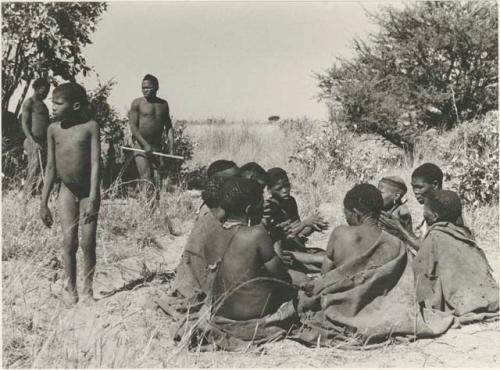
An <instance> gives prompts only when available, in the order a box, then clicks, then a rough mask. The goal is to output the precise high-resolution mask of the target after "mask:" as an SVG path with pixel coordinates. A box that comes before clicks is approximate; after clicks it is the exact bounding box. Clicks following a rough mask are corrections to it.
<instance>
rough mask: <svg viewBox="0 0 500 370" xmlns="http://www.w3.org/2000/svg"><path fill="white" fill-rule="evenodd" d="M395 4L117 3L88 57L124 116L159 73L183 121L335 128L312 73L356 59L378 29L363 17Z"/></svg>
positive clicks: (163, 92)
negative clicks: (354, 46) (362, 42)
mask: <svg viewBox="0 0 500 370" xmlns="http://www.w3.org/2000/svg"><path fill="white" fill-rule="evenodd" d="M388 4H393V5H396V6H397V5H398V3H397V2H396V3H395V2H388V1H385V2H379V1H365V2H354V1H348V2H345V1H344V2H140V3H139V2H110V3H109V7H108V10H107V11H106V12H105V13H104V14H103V16H102V19H101V21H100V22H99V24H98V26H97V30H96V32H95V33H94V34H93V35H92V36H91V39H92V42H93V43H92V44H91V45H88V46H86V47H85V48H84V54H85V57H86V60H87V62H88V63H89V64H90V65H92V66H93V67H94V68H95V71H96V72H97V73H98V74H99V79H100V80H101V81H103V82H104V81H107V80H109V79H111V78H113V79H114V80H115V81H116V82H117V85H116V86H115V87H114V89H113V91H112V94H111V97H110V103H111V104H112V105H113V106H114V107H115V108H116V109H117V110H119V111H120V112H121V113H123V114H124V113H126V112H127V109H128V107H129V106H130V103H131V102H132V100H133V99H134V98H136V97H138V96H141V91H140V84H141V80H142V78H143V76H144V75H145V74H147V73H151V74H153V75H155V76H157V77H158V79H159V81H160V90H159V92H158V95H159V96H160V97H162V98H165V99H167V101H168V102H169V105H170V110H171V115H173V117H174V118H175V119H188V120H192V119H198V120H201V119H206V118H223V119H226V120H249V121H262V120H266V119H267V117H268V116H270V115H279V116H280V117H282V118H285V117H290V118H291V117H303V116H308V117H310V118H314V119H326V118H327V110H326V107H325V105H324V103H320V102H317V99H316V96H317V94H318V92H319V89H318V87H317V81H316V79H315V78H314V76H313V72H323V71H325V70H326V69H327V68H328V67H329V66H331V65H332V63H333V62H334V60H335V58H336V57H348V56H350V55H351V50H350V42H351V40H352V39H353V37H355V36H360V37H364V36H366V34H367V33H368V32H370V31H374V30H375V29H376V28H375V26H374V25H373V24H372V23H371V22H369V20H368V18H367V17H366V14H365V10H364V9H367V10H369V11H375V10H376V9H377V8H378V7H379V6H380V5H388ZM81 81H82V82H83V83H84V85H85V86H86V87H87V88H93V87H95V86H96V85H97V78H96V76H95V75H92V76H90V77H88V78H85V79H83V80H81Z"/></svg>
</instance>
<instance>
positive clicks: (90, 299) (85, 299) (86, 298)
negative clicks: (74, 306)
mask: <svg viewBox="0 0 500 370" xmlns="http://www.w3.org/2000/svg"><path fill="white" fill-rule="evenodd" d="M80 302H81V303H83V304H85V305H88V304H93V303H95V302H97V299H95V298H94V295H93V293H85V294H83V295H82V299H81V300H80Z"/></svg>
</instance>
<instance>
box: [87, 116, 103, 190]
mask: <svg viewBox="0 0 500 370" xmlns="http://www.w3.org/2000/svg"><path fill="white" fill-rule="evenodd" d="M90 132H91V139H90V140H91V142H90V193H89V198H90V200H96V199H98V198H99V189H100V188H99V187H100V184H101V132H100V129H99V125H98V123H97V122H95V121H92V123H91V127H90Z"/></svg>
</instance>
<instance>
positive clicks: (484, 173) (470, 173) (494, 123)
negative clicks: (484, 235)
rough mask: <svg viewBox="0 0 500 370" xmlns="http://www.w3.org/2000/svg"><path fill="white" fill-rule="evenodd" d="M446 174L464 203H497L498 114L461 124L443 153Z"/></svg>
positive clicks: (490, 114) (491, 113)
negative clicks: (452, 180)
mask: <svg viewBox="0 0 500 370" xmlns="http://www.w3.org/2000/svg"><path fill="white" fill-rule="evenodd" d="M442 158H443V160H444V162H445V163H446V165H445V171H446V173H447V175H448V176H450V177H454V178H455V182H454V183H453V185H452V187H453V188H454V190H456V191H457V192H458V193H459V194H460V196H461V197H462V199H463V200H464V202H465V203H466V204H469V205H473V206H477V205H484V204H489V203H492V202H496V201H497V200H498V175H499V174H498V111H492V112H490V113H488V114H487V115H486V116H485V117H484V118H482V119H478V120H473V121H470V122H464V123H462V124H461V125H460V126H458V127H457V128H456V129H455V130H454V132H452V134H451V139H449V145H448V147H445V150H443V151H442Z"/></svg>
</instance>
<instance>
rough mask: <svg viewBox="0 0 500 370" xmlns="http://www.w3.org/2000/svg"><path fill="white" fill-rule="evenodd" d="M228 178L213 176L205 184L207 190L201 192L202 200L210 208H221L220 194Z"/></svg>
mask: <svg viewBox="0 0 500 370" xmlns="http://www.w3.org/2000/svg"><path fill="white" fill-rule="evenodd" d="M226 180H227V178H224V177H222V176H212V177H211V178H209V179H208V181H207V183H206V184H205V189H204V190H203V191H202V192H201V199H203V202H204V203H205V204H206V205H207V207H208V208H210V209H214V208H217V207H219V206H220V200H219V192H220V190H221V189H222V185H223V184H224V181H226Z"/></svg>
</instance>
